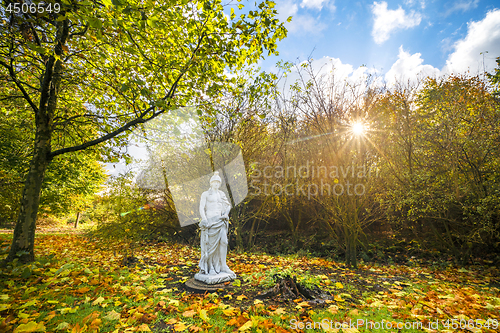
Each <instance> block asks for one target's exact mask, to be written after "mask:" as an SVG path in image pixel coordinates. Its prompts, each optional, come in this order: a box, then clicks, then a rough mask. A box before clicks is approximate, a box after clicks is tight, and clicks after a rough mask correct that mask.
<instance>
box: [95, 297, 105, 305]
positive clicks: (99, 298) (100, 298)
mask: <svg viewBox="0 0 500 333" xmlns="http://www.w3.org/2000/svg"><path fill="white" fill-rule="evenodd" d="M102 301H104V297H102V296H99V297H98V298H96V300H95V301H93V302H92V305H98V304H101V303H102Z"/></svg>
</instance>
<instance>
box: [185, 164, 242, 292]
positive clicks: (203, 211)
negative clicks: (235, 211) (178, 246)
mask: <svg viewBox="0 0 500 333" xmlns="http://www.w3.org/2000/svg"><path fill="white" fill-rule="evenodd" d="M220 185H221V178H220V177H219V172H217V171H215V172H214V175H213V176H212V178H210V189H209V190H208V191H205V192H203V194H202V195H201V200H200V215H201V222H200V229H201V259H200V264H199V267H200V272H199V273H197V274H196V275H195V276H194V278H195V279H196V280H198V281H202V282H205V283H207V284H216V283H221V282H225V281H230V280H233V279H235V278H236V274H234V272H233V271H231V270H230V269H229V267H228V266H227V265H226V254H227V231H228V227H229V211H230V210H231V204H230V203H229V201H228V200H227V198H226V195H225V194H224V192H222V191H220V190H219V187H220Z"/></svg>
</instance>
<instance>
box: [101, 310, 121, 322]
mask: <svg viewBox="0 0 500 333" xmlns="http://www.w3.org/2000/svg"><path fill="white" fill-rule="evenodd" d="M120 317H121V314H119V313H118V312H116V311H115V310H111V311H109V312H108V314H107V315H106V317H104V319H106V320H118V319H120Z"/></svg>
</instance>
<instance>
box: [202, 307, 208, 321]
mask: <svg viewBox="0 0 500 333" xmlns="http://www.w3.org/2000/svg"><path fill="white" fill-rule="evenodd" d="M200 318H201V319H203V321H208V319H209V318H208V316H207V310H204V309H203V310H201V311H200Z"/></svg>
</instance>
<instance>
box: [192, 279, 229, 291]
mask: <svg viewBox="0 0 500 333" xmlns="http://www.w3.org/2000/svg"><path fill="white" fill-rule="evenodd" d="M184 285H185V286H186V288H187V289H188V290H190V291H194V292H197V293H202V294H203V293H205V292H209V293H211V292H217V291H219V290H221V289H232V288H233V286H232V285H231V284H230V283H217V284H206V283H205V282H201V281H198V280H195V279H194V278H190V279H189V280H187V281H186V282H185V283H184Z"/></svg>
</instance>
